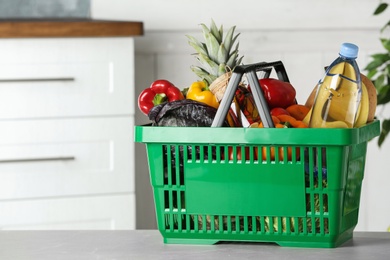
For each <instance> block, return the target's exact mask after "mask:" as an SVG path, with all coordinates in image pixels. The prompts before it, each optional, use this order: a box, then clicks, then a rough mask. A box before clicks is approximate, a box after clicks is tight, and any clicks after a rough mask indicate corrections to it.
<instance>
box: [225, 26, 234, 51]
mask: <svg viewBox="0 0 390 260" xmlns="http://www.w3.org/2000/svg"><path fill="white" fill-rule="evenodd" d="M235 29H236V27H235V26H233V27H232V28H230V29H229V31H228V32H227V34H226V37H225V40H224V41H223V44H224V45H225V46H226V49H227V50H230V49H231V48H232V46H233V43H234V41H235V40H236V39H237V36H236V37H235V38H234V39H233V34H234V30H235Z"/></svg>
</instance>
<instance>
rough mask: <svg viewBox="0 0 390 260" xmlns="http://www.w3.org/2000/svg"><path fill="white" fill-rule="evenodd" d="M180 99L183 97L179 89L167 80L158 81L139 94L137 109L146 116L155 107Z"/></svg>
mask: <svg viewBox="0 0 390 260" xmlns="http://www.w3.org/2000/svg"><path fill="white" fill-rule="evenodd" d="M182 99H184V96H183V93H182V92H181V90H180V89H179V88H177V87H176V86H175V85H173V84H172V83H171V82H169V81H168V80H164V79H159V80H156V81H154V82H153V83H152V84H151V85H150V87H149V88H147V89H144V90H143V91H142V92H141V94H140V95H139V96H138V107H139V109H140V110H141V111H142V112H143V113H144V114H146V115H147V114H148V113H149V111H150V109H152V107H154V106H156V105H159V104H162V103H164V102H171V101H175V100H182Z"/></svg>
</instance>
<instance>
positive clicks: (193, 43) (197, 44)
mask: <svg viewBox="0 0 390 260" xmlns="http://www.w3.org/2000/svg"><path fill="white" fill-rule="evenodd" d="M186 36H187V38H188V44H189V45H191V46H192V48H194V49H195V51H196V52H197V53H203V54H204V55H207V49H206V48H205V46H204V45H203V44H202V43H201V42H199V41H198V40H197V39H196V38H195V37H193V36H191V35H186Z"/></svg>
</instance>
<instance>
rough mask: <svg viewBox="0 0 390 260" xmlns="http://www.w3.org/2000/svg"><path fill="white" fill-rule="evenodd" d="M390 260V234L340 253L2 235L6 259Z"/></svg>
mask: <svg viewBox="0 0 390 260" xmlns="http://www.w3.org/2000/svg"><path fill="white" fill-rule="evenodd" d="M222 258H223V259H278V260H279V259H301V260H302V259H304V258H306V259H316V260H320V259H365V260H366V259H390V233H386V232H355V233H354V237H353V239H352V240H350V241H348V242H346V243H344V244H343V245H342V246H340V247H338V248H324V249H318V248H292V247H281V246H278V245H276V244H269V243H243V242H234V243H219V244H215V245H176V244H164V243H163V240H162V236H161V235H160V233H159V232H158V231H157V230H135V231H125V230H121V231H103V230H102V231H0V259H1V260H8V259H12V260H14V259H16V260H19V259H21V260H23V259H28V260H30V259H31V260H34V259H40V260H44V259H72V260H73V259H74V260H77V259H150V260H154V259H185V260H189V259H222Z"/></svg>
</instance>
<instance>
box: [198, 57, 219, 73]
mask: <svg viewBox="0 0 390 260" xmlns="http://www.w3.org/2000/svg"><path fill="white" fill-rule="evenodd" d="M198 60H199V62H200V64H202V66H203V67H204V68H205V69H206V70H207V71H209V72H210V74H213V75H217V74H218V64H217V63H215V62H214V61H213V60H211V59H210V58H209V57H207V55H203V54H202V53H199V55H198Z"/></svg>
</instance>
